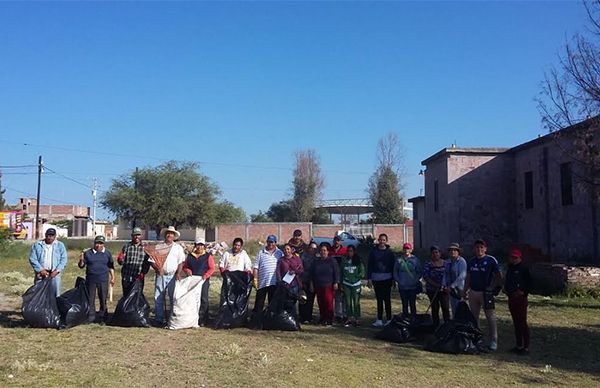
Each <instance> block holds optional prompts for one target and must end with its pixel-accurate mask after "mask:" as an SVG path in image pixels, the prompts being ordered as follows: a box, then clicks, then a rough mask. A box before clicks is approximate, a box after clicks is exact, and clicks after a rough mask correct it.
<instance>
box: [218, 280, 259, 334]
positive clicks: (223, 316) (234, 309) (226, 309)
mask: <svg viewBox="0 0 600 388" xmlns="http://www.w3.org/2000/svg"><path fill="white" fill-rule="evenodd" d="M251 293H252V275H250V274H248V273H246V272H244V271H225V272H223V286H222V287H221V303H220V305H219V312H218V313H217V318H216V320H215V329H232V328H234V327H242V326H244V325H245V324H246V319H247V318H248V300H249V299H250V294H251Z"/></svg>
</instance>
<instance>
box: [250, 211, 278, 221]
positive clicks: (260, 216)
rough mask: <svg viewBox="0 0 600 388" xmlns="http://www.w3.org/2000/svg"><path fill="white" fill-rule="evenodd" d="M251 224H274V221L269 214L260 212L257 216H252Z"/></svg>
mask: <svg viewBox="0 0 600 388" xmlns="http://www.w3.org/2000/svg"><path fill="white" fill-rule="evenodd" d="M250 222H273V220H272V219H271V217H269V216H268V215H267V213H265V212H263V211H259V212H258V213H256V214H251V215H250Z"/></svg>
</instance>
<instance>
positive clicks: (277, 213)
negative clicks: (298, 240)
mask: <svg viewBox="0 0 600 388" xmlns="http://www.w3.org/2000/svg"><path fill="white" fill-rule="evenodd" d="M266 215H267V217H269V218H270V219H272V220H273V221H274V222H294V221H296V218H295V216H294V212H293V210H292V204H291V200H286V201H279V202H276V203H273V204H271V206H270V207H269V210H267V213H266Z"/></svg>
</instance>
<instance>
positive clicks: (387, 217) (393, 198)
mask: <svg viewBox="0 0 600 388" xmlns="http://www.w3.org/2000/svg"><path fill="white" fill-rule="evenodd" d="M377 160H378V165H377V169H376V170H375V172H374V173H373V175H371V178H370V179H369V187H368V193H369V197H370V198H371V203H372V205H373V221H374V222H375V223H381V224H395V223H402V222H404V221H405V218H406V217H405V216H404V213H403V202H402V195H401V191H402V189H403V187H404V185H403V180H402V175H403V172H404V169H403V161H404V158H403V150H402V145H401V143H400V139H399V138H398V135H397V134H396V133H394V132H390V133H388V134H386V135H385V136H384V137H382V138H380V139H379V141H378V142H377Z"/></svg>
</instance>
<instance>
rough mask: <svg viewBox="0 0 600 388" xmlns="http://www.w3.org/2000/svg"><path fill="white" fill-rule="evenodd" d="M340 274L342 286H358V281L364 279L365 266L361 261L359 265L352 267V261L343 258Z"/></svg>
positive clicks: (346, 257) (345, 257)
mask: <svg viewBox="0 0 600 388" xmlns="http://www.w3.org/2000/svg"><path fill="white" fill-rule="evenodd" d="M340 272H341V273H342V283H343V284H345V285H346V286H359V285H360V281H361V280H362V279H364V277H365V266H364V264H363V263H362V260H361V261H360V264H359V265H353V264H352V259H350V258H349V257H348V256H344V257H342V261H341V262H340Z"/></svg>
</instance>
